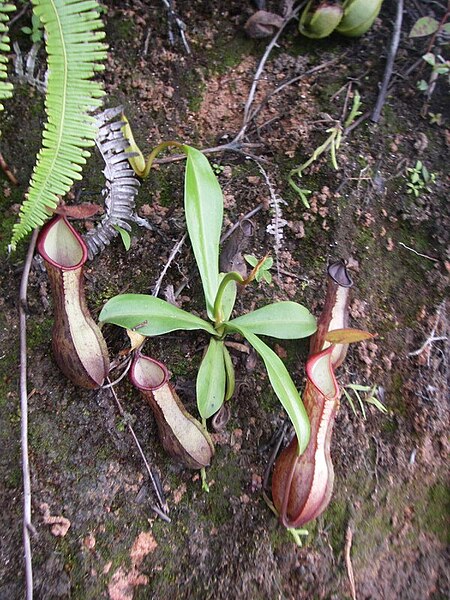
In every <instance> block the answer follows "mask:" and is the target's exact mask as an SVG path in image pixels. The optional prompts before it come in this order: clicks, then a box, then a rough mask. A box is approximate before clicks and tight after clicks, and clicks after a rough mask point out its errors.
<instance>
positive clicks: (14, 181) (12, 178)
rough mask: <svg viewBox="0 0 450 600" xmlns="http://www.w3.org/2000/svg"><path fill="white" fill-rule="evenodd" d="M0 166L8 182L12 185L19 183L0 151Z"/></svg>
mask: <svg viewBox="0 0 450 600" xmlns="http://www.w3.org/2000/svg"><path fill="white" fill-rule="evenodd" d="M0 167H1V169H2V170H3V172H4V174H5V175H6V177H7V178H8V179H9V180H10V182H11V183H12V184H13V185H19V182H18V181H17V177H16V176H15V175H14V173H13V172H12V171H11V169H10V168H9V166H8V163H7V162H6V160H5V159H4V158H3V154H2V153H1V152H0Z"/></svg>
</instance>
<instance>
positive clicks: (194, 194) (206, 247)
mask: <svg viewBox="0 0 450 600" xmlns="http://www.w3.org/2000/svg"><path fill="white" fill-rule="evenodd" d="M183 151H184V152H185V153H186V155H187V163H186V176H185V184H184V209H185V213H186V224H187V229H188V232H189V238H190V240H191V244H192V249H193V251H194V256H195V260H196V262H197V266H198V270H199V272H200V277H201V280H202V285H203V291H204V294H205V300H206V308H207V310H208V316H209V318H210V319H213V318H214V311H213V308H214V300H215V297H216V293H217V288H218V285H219V241H220V230H221V227H222V217H223V197H222V190H221V189H220V185H219V182H218V181H217V178H216V176H215V175H214V172H213V170H212V168H211V165H210V164H209V162H208V159H207V158H206V157H205V156H204V155H203V154H202V153H201V152H199V150H196V149H195V148H191V147H190V146H183Z"/></svg>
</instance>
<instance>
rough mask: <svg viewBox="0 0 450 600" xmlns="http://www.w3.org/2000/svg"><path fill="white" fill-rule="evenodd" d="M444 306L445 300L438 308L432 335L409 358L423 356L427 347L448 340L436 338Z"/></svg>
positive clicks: (442, 337)
mask: <svg viewBox="0 0 450 600" xmlns="http://www.w3.org/2000/svg"><path fill="white" fill-rule="evenodd" d="M444 306H445V300H443V301H442V302H441V303H440V304H439V306H438V309H437V312H436V320H435V322H434V325H433V329H432V330H431V333H430V335H429V336H428V338H427V339H426V340H425V342H424V343H423V344H422V346H420V348H419V349H418V350H414V352H409V353H408V356H419V355H420V354H422V352H423V351H424V350H425V348H426V347H427V346H429V345H430V344H432V343H433V342H440V341H443V340H446V339H447V336H438V337H436V336H435V335H434V334H435V333H436V329H437V327H438V325H439V321H440V319H441V311H442V309H443V308H444Z"/></svg>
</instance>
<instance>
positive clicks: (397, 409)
mask: <svg viewBox="0 0 450 600" xmlns="http://www.w3.org/2000/svg"><path fill="white" fill-rule="evenodd" d="M388 406H389V408H390V409H391V410H392V411H393V412H394V413H395V414H397V415H399V416H401V417H404V416H406V413H407V410H406V405H405V402H404V400H403V377H402V375H401V373H394V375H393V376H392V383H391V389H390V391H389V400H388Z"/></svg>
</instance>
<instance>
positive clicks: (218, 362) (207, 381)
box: [197, 338, 226, 419]
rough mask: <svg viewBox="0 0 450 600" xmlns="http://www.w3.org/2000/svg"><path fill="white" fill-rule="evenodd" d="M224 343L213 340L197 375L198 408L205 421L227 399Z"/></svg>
mask: <svg viewBox="0 0 450 600" xmlns="http://www.w3.org/2000/svg"><path fill="white" fill-rule="evenodd" d="M225 381H226V375H225V364H224V358H223V342H219V341H217V340H216V339H214V338H212V339H211V340H210V342H209V346H208V350H207V351H206V354H205V356H204V357H203V360H202V364H201V365H200V369H199V370H198V375H197V406H198V410H199V413H200V414H201V416H202V418H203V419H209V417H212V415H213V414H214V413H216V412H217V411H218V410H219V408H220V407H221V406H222V404H223V401H224V398H225Z"/></svg>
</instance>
